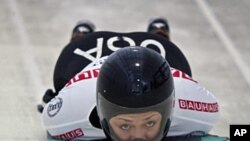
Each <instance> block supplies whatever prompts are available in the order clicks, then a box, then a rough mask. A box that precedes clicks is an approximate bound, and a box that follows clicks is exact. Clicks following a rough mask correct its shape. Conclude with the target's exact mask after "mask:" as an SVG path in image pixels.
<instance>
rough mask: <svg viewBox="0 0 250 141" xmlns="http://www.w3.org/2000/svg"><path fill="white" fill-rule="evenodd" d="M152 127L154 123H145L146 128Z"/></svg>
mask: <svg viewBox="0 0 250 141" xmlns="http://www.w3.org/2000/svg"><path fill="white" fill-rule="evenodd" d="M154 125H155V122H154V121H149V122H147V123H146V126H147V127H153V126H154Z"/></svg>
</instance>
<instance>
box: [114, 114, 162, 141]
mask: <svg viewBox="0 0 250 141" xmlns="http://www.w3.org/2000/svg"><path fill="white" fill-rule="evenodd" d="M161 119H162V116H161V114H160V113H159V112H155V111H151V112H145V113H138V114H120V115H117V116H115V117H112V118H111V119H110V121H109V123H110V125H111V128H112V129H113V131H114V133H115V134H116V135H117V136H118V137H119V139H120V140H121V141H133V140H145V141H151V140H154V139H155V137H156V136H157V135H158V134H159V131H160V126H161Z"/></svg>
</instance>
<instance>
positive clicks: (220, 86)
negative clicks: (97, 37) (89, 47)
mask: <svg viewBox="0 0 250 141" xmlns="http://www.w3.org/2000/svg"><path fill="white" fill-rule="evenodd" d="M0 2H1V4H0V66H1V69H0V140H4V141H5V140H9V141H12V140H18V141H20V140H25V141H27V140H30V141H35V140H37V141H43V140H46V139H45V130H44V128H43V126H42V123H41V118H40V114H39V113H38V112H37V110H36V105H37V104H39V103H40V102H41V97H42V95H43V94H44V92H45V90H46V89H47V88H53V83H52V78H53V77H52V76H53V69H54V65H55V63H56V60H57V58H58V56H59V54H60V52H61V50H62V48H63V47H64V46H65V45H66V44H67V43H68V42H69V39H70V35H71V31H72V29H73V27H74V26H75V24H76V22H77V21H78V20H80V19H88V20H91V21H92V22H94V23H95V25H96V27H97V30H98V31H100V30H107V31H116V32H133V31H146V28H147V25H148V21H149V19H150V18H153V17H159V16H160V17H165V18H167V19H168V21H169V24H170V28H171V40H172V41H173V42H174V43H175V44H176V45H177V46H179V47H180V49H181V50H182V51H183V52H184V54H185V55H186V57H187V58H188V60H189V63H190V65H191V67H192V71H193V76H194V79H196V80H197V81H199V82H200V83H201V84H202V85H204V86H205V87H206V88H207V89H208V90H210V91H211V92H213V93H214V95H215V96H216V97H217V98H218V100H219V102H220V109H221V111H220V112H221V117H220V120H219V122H218V123H217V124H216V125H215V127H214V129H213V130H212V132H211V133H212V134H217V135H221V136H229V125H230V124H250V117H249V116H250V110H249V108H250V102H249V86H250V71H249V68H250V55H249V54H250V46H249V44H250V40H249V39H250V38H249V37H250V28H249V27H250V18H249V13H250V1H248V0H240V1H235V0H220V1H218V0H157V1H152V0H136V1H135V0H126V1H118V0H116V1H115V0H105V1H103V0H74V1H72V0H0Z"/></svg>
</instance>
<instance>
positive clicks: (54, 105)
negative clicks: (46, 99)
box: [47, 97, 63, 117]
mask: <svg viewBox="0 0 250 141" xmlns="http://www.w3.org/2000/svg"><path fill="white" fill-rule="evenodd" d="M62 105H63V100H62V98H60V97H55V98H54V99H52V100H51V102H50V103H49V106H48V108H47V113H48V115H49V117H54V116H55V115H56V114H57V113H58V112H59V111H60V109H61V108H62Z"/></svg>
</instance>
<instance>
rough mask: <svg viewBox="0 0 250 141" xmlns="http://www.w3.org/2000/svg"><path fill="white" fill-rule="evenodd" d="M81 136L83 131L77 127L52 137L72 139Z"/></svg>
mask: <svg viewBox="0 0 250 141" xmlns="http://www.w3.org/2000/svg"><path fill="white" fill-rule="evenodd" d="M81 136H84V134H83V131H82V129H81V128H77V129H75V130H72V131H69V132H66V133H64V134H60V135H56V136H53V137H55V138H57V139H60V140H73V139H75V138H78V137H81Z"/></svg>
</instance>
